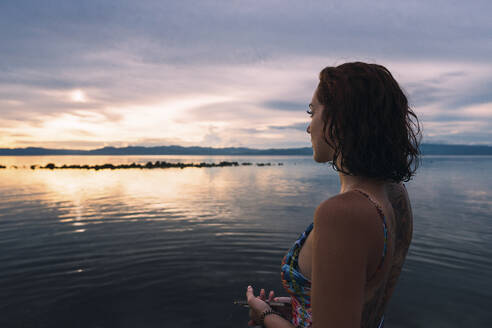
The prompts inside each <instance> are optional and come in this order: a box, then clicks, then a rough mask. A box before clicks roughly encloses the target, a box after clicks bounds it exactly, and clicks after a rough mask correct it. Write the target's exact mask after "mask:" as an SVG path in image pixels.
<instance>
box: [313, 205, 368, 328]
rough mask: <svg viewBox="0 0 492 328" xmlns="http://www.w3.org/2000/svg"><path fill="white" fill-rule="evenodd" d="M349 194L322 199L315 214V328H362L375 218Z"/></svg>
mask: <svg viewBox="0 0 492 328" xmlns="http://www.w3.org/2000/svg"><path fill="white" fill-rule="evenodd" d="M351 203H352V201H351V199H350V198H349V199H347V198H346V196H342V197H336V198H331V199H329V200H326V201H324V202H323V203H321V204H320V205H319V206H318V208H317V209H316V212H315V215H314V231H313V233H314V236H313V256H312V263H313V264H312V279H311V307H312V318H313V325H312V327H313V328H329V327H337V328H359V327H360V326H361V316H362V308H363V306H364V290H365V283H366V271H367V264H368V259H369V249H370V245H369V242H368V239H369V238H367V232H368V231H371V229H370V224H372V223H371V222H372V221H371V220H367V214H366V213H364V212H363V211H360V209H357V207H354V206H352V205H349V204H351Z"/></svg>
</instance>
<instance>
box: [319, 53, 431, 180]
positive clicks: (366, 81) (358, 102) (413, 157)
mask: <svg viewBox="0 0 492 328" xmlns="http://www.w3.org/2000/svg"><path fill="white" fill-rule="evenodd" d="M319 80H320V82H319V84H318V89H317V98H318V101H319V102H320V103H321V104H322V105H324V106H325V110H324V111H323V121H324V126H323V136H324V135H325V134H324V133H325V131H326V128H327V124H328V122H329V125H328V135H329V136H330V139H331V140H334V141H335V142H334V144H332V143H330V142H329V141H328V140H327V139H326V137H325V141H326V142H327V143H328V144H329V145H330V146H331V147H333V149H334V157H333V162H332V166H333V168H334V169H335V170H336V171H340V172H343V173H345V174H349V175H361V176H366V177H373V178H378V179H390V180H393V181H396V182H399V181H409V180H410V178H411V177H412V176H413V175H414V174H415V171H416V169H417V167H418V165H419V161H420V158H419V156H420V151H419V144H420V140H421V138H422V136H421V128H420V126H419V121H418V119H417V116H416V115H415V113H414V112H413V111H412V109H411V108H410V107H409V105H408V101H407V97H406V96H405V94H404V93H403V91H402V90H401V88H400V86H399V85H398V83H397V82H396V81H395V79H394V78H393V76H392V75H391V73H390V72H389V71H388V70H387V69H386V68H385V67H384V66H381V65H377V64H367V63H362V62H351V63H345V64H342V65H339V66H337V67H326V68H324V69H323V70H322V71H321V72H320V73H319ZM414 120H415V121H414ZM338 158H340V160H341V162H340V166H341V167H338V164H337V159H338ZM342 167H343V169H342ZM344 169H345V170H346V171H344Z"/></svg>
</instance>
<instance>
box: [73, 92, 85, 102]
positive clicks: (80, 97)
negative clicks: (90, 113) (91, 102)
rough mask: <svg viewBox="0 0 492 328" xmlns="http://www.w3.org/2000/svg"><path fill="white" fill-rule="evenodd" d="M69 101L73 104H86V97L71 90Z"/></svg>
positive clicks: (82, 93)
mask: <svg viewBox="0 0 492 328" xmlns="http://www.w3.org/2000/svg"><path fill="white" fill-rule="evenodd" d="M70 99H71V100H72V101H74V102H86V101H87V97H86V95H85V93H84V91H82V90H79V89H77V90H73V91H72V92H70Z"/></svg>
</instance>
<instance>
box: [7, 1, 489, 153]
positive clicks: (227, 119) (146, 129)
mask: <svg viewBox="0 0 492 328" xmlns="http://www.w3.org/2000/svg"><path fill="white" fill-rule="evenodd" d="M476 8H480V10H477V9H476ZM491 9H492V3H491V2H490V1H475V2H473V4H472V3H465V2H455V3H449V2H448V1H444V0H440V1H417V2H399V3H395V2H393V1H389V0H385V1H378V2H374V3H367V2H363V1H344V2H326V1H310V2H309V3H305V2H298V1H282V2H279V1H273V0H270V1H261V2H255V3H249V4H247V5H245V4H242V3H240V2H234V1H231V2H223V3H221V4H220V5H219V4H218V3H216V2H195V3H193V4H191V3H189V2H186V1H182V2H179V1H178V2H176V1H157V0H155V1H145V2H135V1H129V0H121V1H118V2H112V3H111V2H100V1H94V0H87V1H82V2H66V1H55V0H45V1H43V3H42V4H40V3H39V2H38V1H35V0H32V1H3V2H1V3H0V40H1V41H2V45H3V47H2V51H1V52H0V73H1V74H0V117H1V119H0V129H1V131H2V133H3V138H2V139H1V142H2V143H3V144H4V145H16V144H17V143H20V142H28V141H29V140H28V139H29V138H31V140H33V141H32V142H40V143H42V142H44V141H46V142H47V143H49V144H53V142H56V141H54V140H55V139H54V138H55V135H53V134H52V132H50V131H49V130H43V129H49V128H50V127H53V124H55V126H57V129H60V130H57V131H65V132H66V134H60V133H59V132H58V135H57V137H60V136H61V135H63V138H65V141H60V145H61V144H63V142H67V143H66V144H67V145H69V144H77V143H78V142H80V144H81V145H82V144H83V142H84V140H82V139H81V138H86V141H87V143H86V144H87V145H89V144H91V143H92V142H95V143H98V142H99V143H101V142H102V143H104V142H106V143H112V142H127V143H134V142H137V140H140V141H138V142H143V143H145V142H147V143H152V142H154V141H152V140H155V142H159V140H160V141H162V142H166V140H174V138H176V141H179V142H181V144H183V145H184V144H193V143H199V144H202V145H205V144H206V143H207V142H210V143H211V144H231V143H234V142H238V143H241V144H242V145H246V146H249V145H250V144H251V145H257V146H258V147H260V148H268V147H269V146H272V145H280V146H282V145H284V146H286V145H293V144H303V143H304V142H305V140H306V139H304V138H305V128H306V127H305V126H304V124H303V123H299V122H302V121H303V120H306V124H305V125H306V126H307V124H308V123H307V122H308V119H307V115H306V113H305V110H306V109H307V108H306V106H307V104H308V103H309V102H310V100H311V96H312V92H313V91H314V89H315V87H316V84H317V82H318V81H317V79H318V76H317V75H318V73H319V71H320V70H321V69H322V68H323V67H325V66H328V65H333V66H334V65H338V64H341V63H343V62H346V61H355V60H360V61H366V62H377V63H380V64H383V65H384V66H386V67H387V68H388V69H389V70H390V71H391V72H392V73H393V75H394V76H395V78H396V79H397V81H398V82H399V83H400V85H401V86H402V87H403V88H404V90H405V91H406V92H407V94H408V96H409V100H410V104H411V105H412V106H413V107H414V109H415V111H416V112H417V113H418V114H419V117H421V118H422V120H423V123H424V125H425V126H426V129H425V130H426V133H429V134H428V135H427V136H424V140H425V138H427V137H429V138H438V137H439V138H442V139H443V140H458V137H457V135H455V134H449V133H448V132H449V131H450V129H451V130H452V128H450V129H448V130H446V129H444V128H442V127H443V126H444V125H436V124H435V123H438V122H442V123H443V124H445V123H449V124H450V125H449V126H453V127H456V126H459V124H463V126H464V127H465V126H467V124H468V123H467V122H471V121H476V120H481V121H482V122H486V123H487V124H488V125H483V124H482V125H480V127H479V128H477V129H486V128H488V127H489V126H490V121H491V118H490V116H488V115H487V113H486V112H487V111H489V108H490V107H489V106H490V103H491V102H492V99H491V94H490V89H491V87H492V79H491V78H490V76H492V74H491V73H492V68H491V67H490V59H489V57H490V53H492V43H491V42H490V30H492V21H491V20H490V18H489V15H488V13H489V12H490V10H491ZM73 90H81V91H83V93H84V94H85V95H86V97H87V101H85V102H74V101H72V100H71V99H70V96H69V95H70V93H71V92H73ZM194 99H199V100H200V99H208V100H205V101H204V102H201V103H200V101H198V102H194V103H193V100H194ZM190 101H191V102H190ZM179 104H184V105H179ZM480 106H481V107H480ZM67 120H68V121H67ZM68 122H70V123H68ZM426 123H429V124H426ZM64 124H69V125H68V127H71V129H72V131H74V132H73V133H71V132H70V129H68V128H64ZM70 124H72V125H70ZM211 127H213V128H211ZM453 129H454V128H453ZM77 130H78V132H76V131H77ZM84 131H85V132H84ZM453 131H454V130H453ZM456 131H461V132H458V135H460V133H462V134H463V139H466V140H471V141H469V142H473V136H474V135H476V137H477V139H476V142H482V141H483V140H484V137H485V136H486V135H487V132H486V131H485V130H480V131H477V132H476V134H473V133H471V132H469V131H468V130H466V129H465V128H464V129H461V130H460V129H458V130H456ZM467 131H468V132H467ZM294 132H295V133H294ZM297 132H298V134H296V133H297ZM84 133H86V134H85V135H84ZM237 133H239V134H240V136H237V137H235V136H234V135H235V134H237ZM440 133H441V134H440ZM15 134H23V135H24V137H22V138H21V139H19V137H16V136H15ZM29 136H30V137H29ZM465 136H466V137H465ZM77 138H79V139H77ZM446 138H449V139H446ZM116 139H117V140H116ZM123 139H124V140H123ZM143 140H147V141H143Z"/></svg>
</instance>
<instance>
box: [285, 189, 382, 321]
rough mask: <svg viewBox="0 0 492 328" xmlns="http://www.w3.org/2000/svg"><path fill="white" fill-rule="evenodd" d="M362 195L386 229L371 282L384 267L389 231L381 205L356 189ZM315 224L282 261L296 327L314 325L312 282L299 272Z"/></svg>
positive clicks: (301, 236) (311, 225) (303, 234)
mask: <svg viewBox="0 0 492 328" xmlns="http://www.w3.org/2000/svg"><path fill="white" fill-rule="evenodd" d="M355 190H356V191H358V192H360V193H361V194H362V195H364V196H366V197H367V199H369V200H370V201H371V202H372V203H373V204H374V205H375V206H376V208H377V210H378V213H379V215H380V216H381V219H382V221H383V228H384V249H383V254H382V259H381V262H380V263H379V266H378V269H377V270H376V272H375V273H374V274H373V276H372V277H371V278H370V279H369V280H371V279H372V278H373V277H374V276H375V275H376V274H377V273H378V272H379V271H380V270H381V267H382V265H383V261H384V257H385V255H386V244H387V240H388V229H387V228H386V220H385V218H384V214H383V211H382V210H381V208H380V207H379V205H378V204H377V203H376V202H374V201H373V200H372V199H371V198H370V197H369V195H368V194H366V193H365V192H362V191H360V190H357V189H355ZM313 226H314V223H311V224H310V225H309V226H308V227H307V229H306V231H304V232H303V233H302V234H301V235H300V236H299V238H298V239H297V240H296V241H295V243H294V245H292V247H291V248H290V249H289V251H288V252H287V254H285V256H284V258H283V260H282V266H281V271H280V276H281V280H282V285H283V287H284V288H285V290H286V291H287V292H288V293H289V295H290V296H291V305H292V319H291V322H292V324H293V325H294V326H295V327H302V328H304V327H311V325H312V312H311V280H309V279H308V278H307V277H305V276H304V275H303V274H302V273H301V272H299V263H298V258H299V252H300V250H301V248H302V245H303V244H304V242H305V241H306V239H307V237H308V235H309V233H310V232H311V230H313ZM369 280H368V281H369ZM383 327H384V315H383V316H382V317H381V321H380V322H379V325H378V328H383Z"/></svg>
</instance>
